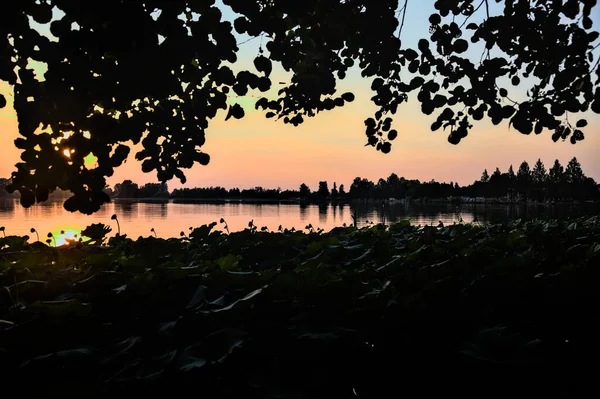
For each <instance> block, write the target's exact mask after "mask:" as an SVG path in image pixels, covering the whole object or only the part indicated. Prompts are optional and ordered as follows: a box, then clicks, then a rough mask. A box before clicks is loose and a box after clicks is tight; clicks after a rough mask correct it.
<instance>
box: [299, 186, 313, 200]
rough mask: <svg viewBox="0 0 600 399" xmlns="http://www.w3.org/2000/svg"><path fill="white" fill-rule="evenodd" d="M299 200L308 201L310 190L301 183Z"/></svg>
mask: <svg viewBox="0 0 600 399" xmlns="http://www.w3.org/2000/svg"><path fill="white" fill-rule="evenodd" d="M299 190H300V198H302V199H308V197H309V196H310V188H308V186H307V185H306V184H304V183H302V184H301V185H300V189H299Z"/></svg>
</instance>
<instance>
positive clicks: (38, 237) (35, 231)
mask: <svg viewBox="0 0 600 399" xmlns="http://www.w3.org/2000/svg"><path fill="white" fill-rule="evenodd" d="M29 231H30V232H31V234H33V233H35V235H36V236H37V240H38V241H39V240H40V235H39V234H38V232H37V230H36V229H34V228H33V227H32V228H31V230H29Z"/></svg>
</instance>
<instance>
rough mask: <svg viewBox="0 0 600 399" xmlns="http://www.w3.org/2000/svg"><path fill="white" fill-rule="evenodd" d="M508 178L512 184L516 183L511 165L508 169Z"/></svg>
mask: <svg viewBox="0 0 600 399" xmlns="http://www.w3.org/2000/svg"><path fill="white" fill-rule="evenodd" d="M508 178H509V179H510V181H511V182H513V183H514V182H515V181H516V176H515V171H514V170H513V166H512V165H510V166H509V167H508Z"/></svg>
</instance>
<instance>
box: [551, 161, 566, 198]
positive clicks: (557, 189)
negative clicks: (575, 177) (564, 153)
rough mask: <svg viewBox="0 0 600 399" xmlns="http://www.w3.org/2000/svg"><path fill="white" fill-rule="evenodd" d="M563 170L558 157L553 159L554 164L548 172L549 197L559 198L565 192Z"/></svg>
mask: <svg viewBox="0 0 600 399" xmlns="http://www.w3.org/2000/svg"><path fill="white" fill-rule="evenodd" d="M565 183H566V182H565V170H564V168H563V166H562V165H561V164H560V161H559V160H558V159H556V160H554V165H552V167H551V168H550V170H549V172H548V184H549V189H550V197H552V198H560V197H564V196H565V194H566V187H565Z"/></svg>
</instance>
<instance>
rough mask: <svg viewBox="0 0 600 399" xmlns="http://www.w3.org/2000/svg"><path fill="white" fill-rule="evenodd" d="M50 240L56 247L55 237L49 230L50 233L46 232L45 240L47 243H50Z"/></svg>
mask: <svg viewBox="0 0 600 399" xmlns="http://www.w3.org/2000/svg"><path fill="white" fill-rule="evenodd" d="M52 240H54V247H56V238H54V234H52V232H50V233H48V239H47V240H46V242H47V243H48V245H50V243H51V242H52Z"/></svg>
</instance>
